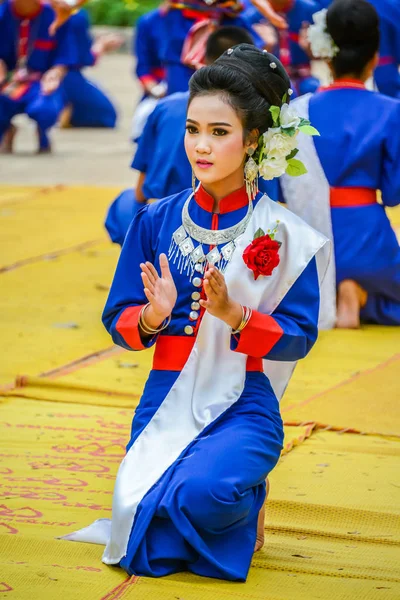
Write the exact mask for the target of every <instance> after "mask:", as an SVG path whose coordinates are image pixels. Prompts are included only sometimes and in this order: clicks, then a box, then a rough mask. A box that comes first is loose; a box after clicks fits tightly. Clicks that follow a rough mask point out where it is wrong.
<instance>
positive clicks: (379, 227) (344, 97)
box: [287, 0, 400, 328]
mask: <svg viewBox="0 0 400 600" xmlns="http://www.w3.org/2000/svg"><path fill="white" fill-rule="evenodd" d="M326 27H327V32H328V33H327V34H326V33H324V31H323V30H324V28H325V24H324V23H321V25H320V27H319V26H318V28H317V30H314V31H316V35H315V36H312V37H311V38H310V39H311V49H312V50H313V53H314V54H315V55H318V56H320V57H323V56H324V51H326V50H327V49H328V53H330V54H331V58H330V59H329V61H328V64H329V65H330V67H331V70H332V74H333V78H334V82H333V84H332V85H330V86H328V87H326V88H322V89H321V90H320V91H319V92H317V93H316V94H315V95H314V96H311V97H310V98H309V104H308V115H309V118H310V119H312V122H313V124H315V126H316V127H317V129H318V131H319V132H320V134H321V135H320V137H318V138H314V140H313V143H314V145H315V150H316V153H317V156H318V160H319V161H320V164H321V166H322V169H323V173H324V176H325V178H326V185H327V186H328V188H330V191H328V195H329V199H328V200H327V201H328V202H330V207H331V210H330V212H329V213H328V214H330V218H331V223H332V233H333V240H334V246H335V262H336V284H337V286H338V315H337V316H338V319H337V326H338V327H344V328H356V327H359V326H360V319H361V321H363V322H367V323H377V324H382V325H400V248H399V243H398V241H397V239H396V235H395V233H394V231H393V229H392V227H391V225H390V222H389V219H388V217H387V215H386V212H385V206H397V205H398V204H400V169H399V164H400V137H399V136H398V135H397V132H398V127H399V123H400V103H399V102H398V101H396V100H394V99H392V98H388V97H387V96H384V95H381V94H379V93H377V92H372V91H369V90H367V89H366V88H365V82H366V80H367V79H368V78H369V77H370V76H371V74H372V72H373V69H374V67H375V65H376V64H377V61H378V48H379V21H378V15H377V13H376V11H375V9H374V8H373V6H372V5H371V4H370V3H368V2H366V1H365V0H335V2H334V3H333V4H332V5H331V7H330V8H329V9H328V12H327V18H326ZM327 38H329V39H327ZM325 56H326V52H325ZM301 102H302V100H301V99H299V100H296V101H295V103H294V104H295V105H297V106H298V110H299V112H301V110H300V104H301ZM302 114H303V113H302ZM308 115H307V116H308ZM300 149H301V148H300ZM314 164H315V163H314ZM312 173H314V171H312V172H311V169H310V173H309V174H308V177H310V183H311V185H312V186H313V195H314V196H315V198H316V201H315V204H314V210H313V211H310V214H309V219H307V220H308V222H309V223H310V224H311V225H313V226H314V227H317V222H316V219H319V215H320V213H321V208H322V204H323V198H324V195H323V194H321V193H320V192H319V189H318V187H317V182H318V181H319V180H320V176H319V174H318V172H316V173H315V175H312ZM313 176H314V180H313V179H312V177H313ZM307 181H308V180H307V178H305V179H304V180H303V181H302V180H301V179H299V180H297V181H296V182H295V183H296V188H297V190H296V192H293V190H291V191H290V192H289V198H288V199H287V200H288V203H289V206H290V208H291V209H292V210H294V211H295V212H298V208H297V201H296V198H297V199H298V198H299V197H300V195H301V194H302V193H303V191H304V190H305V187H304V186H305V185H307ZM293 184H294V182H293V181H291V182H290V185H291V188H292V187H293ZM307 190H308V192H307V193H308V194H309V192H310V188H307ZM378 190H380V191H381V200H382V203H380V202H378V196H377V191H378ZM318 199H319V201H318ZM310 202H311V198H309V203H310ZM318 202H319V206H318ZM298 214H300V215H301V216H303V218H305V215H304V213H302V212H300V213H298Z"/></svg>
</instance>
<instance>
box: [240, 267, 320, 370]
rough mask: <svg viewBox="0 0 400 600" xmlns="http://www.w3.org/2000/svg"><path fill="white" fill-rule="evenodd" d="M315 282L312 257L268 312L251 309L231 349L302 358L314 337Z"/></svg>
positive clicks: (259, 355)
mask: <svg viewBox="0 0 400 600" xmlns="http://www.w3.org/2000/svg"><path fill="white" fill-rule="evenodd" d="M318 314H319V284H318V273H317V265H316V261H315V258H313V259H312V260H311V262H310V263H309V264H308V266H307V267H306V268H305V269H304V271H303V273H302V274H301V275H300V277H299V278H298V279H297V281H296V282H295V283H294V285H293V286H292V288H291V289H290V290H289V292H288V293H287V294H286V296H285V297H284V299H283V300H282V302H281V303H280V304H279V305H278V307H277V308H276V309H275V311H274V312H273V313H272V315H264V314H262V313H260V312H257V311H254V312H253V315H252V317H251V319H250V321H249V323H248V325H247V326H246V327H245V329H244V330H243V331H242V332H241V333H240V334H233V335H232V336H231V350H233V351H235V352H240V353H242V354H247V355H248V356H252V357H256V358H267V359H269V360H277V361H295V360H299V359H301V358H304V357H305V356H306V355H307V354H308V352H309V351H310V350H311V348H312V347H313V345H314V343H315V341H316V339H317V337H318Z"/></svg>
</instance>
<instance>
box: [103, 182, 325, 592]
mask: <svg viewBox="0 0 400 600" xmlns="http://www.w3.org/2000/svg"><path fill="white" fill-rule="evenodd" d="M189 194H190V190H185V191H184V192H181V193H179V194H176V195H174V196H171V197H170V198H166V199H164V200H161V201H159V202H157V203H155V204H151V205H147V206H145V207H143V208H142V209H141V210H140V211H139V212H138V213H137V215H136V217H135V219H134V221H133V223H132V225H131V227H130V230H129V232H128V235H127V237H126V240H125V243H124V246H123V249H122V253H121V256H120V259H119V263H118V266H117V270H116V273H115V276H114V281H113V283H112V287H111V291H110V294H109V297H108V300H107V304H106V307H105V309H104V314H103V322H104V324H105V326H106V328H107V330H108V331H109V332H110V334H111V336H112V338H113V340H114V342H115V343H116V344H118V345H120V346H122V347H124V348H127V349H128V350H142V349H144V348H145V347H149V346H153V345H154V344H155V355H154V363H153V369H152V371H151V373H150V376H149V379H148V381H147V383H146V386H145V389H144V392H143V395H142V398H141V400H140V403H139V406H138V408H137V409H136V411H135V415H134V418H133V422H132V432H131V439H130V441H129V443H128V449H129V448H130V447H131V445H132V444H133V443H134V441H135V440H136V438H137V437H138V436H139V435H140V433H141V432H142V431H143V429H144V428H145V427H146V425H147V424H148V423H149V421H150V420H151V418H152V417H153V415H154V414H155V412H156V411H157V409H158V407H159V406H160V404H161V403H162V402H163V400H164V398H165V397H166V395H167V394H168V392H169V390H170V389H171V387H172V386H173V385H174V382H175V381H176V379H177V378H178V376H179V372H180V371H181V370H182V368H183V366H184V364H185V362H186V360H187V358H188V356H189V353H190V351H191V348H192V347H193V345H194V343H195V340H196V336H197V331H198V327H199V324H200V322H201V319H202V316H203V310H202V309H201V310H200V308H199V306H198V305H197V304H193V303H196V302H197V301H198V298H199V297H200V296H202V297H204V293H203V290H202V277H203V276H202V274H199V279H198V281H196V280H195V279H193V281H192V282H191V280H190V279H189V278H188V277H187V276H186V274H185V273H184V272H183V273H181V272H180V271H179V270H178V266H177V264H174V263H172V262H171V271H172V275H173V278H174V281H175V284H176V286H177V291H178V299H177V302H176V305H175V308H174V309H173V312H172V320H171V323H170V324H169V326H168V328H167V329H165V330H164V331H162V333H161V334H159V335H158V336H156V337H155V338H152V339H150V341H148V342H146V341H145V342H143V340H142V339H141V337H140V334H139V329H138V317H139V312H140V310H141V307H142V306H143V305H144V304H145V303H146V297H145V295H144V293H143V284H142V281H141V277H140V266H139V263H140V262H143V261H147V260H148V261H151V262H153V263H154V265H156V266H157V265H158V264H159V255H160V253H162V252H164V253H168V249H169V247H170V243H171V237H172V234H173V232H174V231H175V230H176V229H177V228H178V227H179V226H180V225H181V224H182V217H181V214H182V207H183V204H184V202H185V201H186V199H187V198H188V196H189ZM260 197H261V195H260V194H259V195H258V196H257V198H256V200H255V204H257V202H258V201H259V199H260ZM212 207H213V199H212V198H211V197H210V196H209V195H208V194H207V193H206V192H205V191H204V189H203V188H202V187H200V188H199V190H198V192H197V193H196V198H195V199H193V198H192V200H191V202H190V204H189V214H190V216H191V217H192V219H193V220H194V221H195V222H196V224H198V225H200V226H202V227H206V228H208V229H213V230H217V229H223V228H226V227H230V226H232V225H234V224H236V223H238V222H239V221H240V220H241V219H242V218H243V217H244V216H245V214H246V212H247V207H248V199H247V195H246V192H245V189H244V188H242V189H240V190H238V191H236V192H234V193H232V194H230V195H229V196H227V197H226V198H223V199H222V201H221V204H220V213H219V214H215V213H213V212H212ZM203 249H204V251H205V252H208V251H209V249H210V247H207V246H203ZM193 312H194V314H193ZM318 312H319V287H318V276H317V269H316V262H315V259H312V261H311V262H310V263H309V265H308V266H307V267H306V268H305V270H304V271H303V273H302V274H301V275H300V276H299V277H298V279H297V281H296V282H295V283H294V284H293V287H292V288H291V289H290V291H289V292H288V293H287V295H286V296H285V297H284V298H283V299H282V301H281V302H280V304H279V305H278V307H277V308H276V310H275V311H274V312H273V313H272V315H271V316H268V315H264V314H261V313H259V312H257V311H254V312H253V315H252V317H251V319H250V322H249V324H248V325H247V327H246V328H245V329H244V330H243V331H242V332H241V333H240V334H239V335H232V336H231V350H232V352H240V353H243V354H245V355H247V356H248V358H247V368H246V371H247V376H246V381H245V387H244V391H243V393H242V395H241V397H240V398H239V400H238V401H237V402H236V403H235V404H234V405H233V406H231V407H230V408H229V409H228V410H226V411H225V413H223V414H222V416H221V417H219V418H218V419H217V420H215V421H214V422H213V423H212V424H211V425H210V426H209V427H208V428H206V429H205V430H204V431H203V433H202V434H200V435H199V436H198V437H197V438H195V439H194V440H193V442H192V443H191V444H190V445H189V446H188V447H187V448H186V450H185V452H184V454H183V455H181V456H180V458H179V459H178V460H177V461H176V462H175V463H173V464H172V465H171V466H170V467H169V468H168V469H167V471H166V472H165V473H164V474H163V476H162V477H161V479H160V480H159V481H158V482H157V484H156V485H154V486H153V487H152V488H151V489H150V490H149V491H148V493H147V494H146V495H145V496H144V498H143V499H142V501H141V502H140V504H139V507H138V510H137V512H136V516H135V520H134V523H133V527H132V530H131V534H130V539H129V544H128V550H127V554H126V556H125V557H124V558H123V559H122V561H121V563H120V564H121V567H123V568H124V569H125V570H126V571H127V572H128V573H129V574H136V575H144V576H149V577H161V576H164V575H168V574H171V573H175V572H178V571H191V572H192V573H196V574H198V575H204V576H208V577H216V578H221V579H228V580H232V581H244V580H245V579H246V577H247V573H248V570H249V567H250V562H251V559H252V556H253V551H254V545H255V540H256V532H257V519H258V513H259V511H260V509H261V507H262V505H263V502H264V499H265V480H266V477H267V476H268V473H269V472H270V471H271V470H272V469H273V468H274V466H275V465H276V463H277V461H278V458H279V455H280V452H281V449H282V441H283V426H282V420H281V417H280V413H279V405H278V401H277V399H276V396H275V394H274V392H273V390H272V387H271V385H270V382H269V380H268V379H267V377H266V376H265V375H264V373H263V370H262V364H261V363H262V361H261V357H265V358H267V359H271V360H276V361H292V360H297V359H300V358H302V357H304V356H305V355H306V354H307V353H308V352H309V350H310V349H311V347H312V346H313V344H314V342H315V340H316V338H317V331H318V328H317V322H318ZM190 313H191V314H190ZM215 368H216V369H217V368H218V365H215Z"/></svg>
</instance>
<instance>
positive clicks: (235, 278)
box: [64, 196, 329, 565]
mask: <svg viewBox="0 0 400 600" xmlns="http://www.w3.org/2000/svg"><path fill="white" fill-rule="evenodd" d="M277 221H278V222H279V226H278V234H277V238H278V239H279V241H281V242H282V246H281V248H280V258H281V260H280V264H279V266H278V267H277V268H276V269H275V270H274V272H273V273H272V275H271V276H270V277H259V278H258V280H257V281H255V280H254V278H253V274H252V272H251V271H250V269H248V267H247V266H246V265H245V263H244V261H243V257H242V254H243V251H244V249H245V248H246V247H247V246H248V244H250V242H251V241H252V240H253V238H254V234H255V232H256V231H257V229H258V228H259V227H262V228H263V229H264V230H267V229H268V228H273V227H274V226H275V225H276V222H277ZM327 245H328V246H329V242H328V240H327V239H326V238H325V237H324V236H323V235H321V234H320V233H318V232H316V231H315V230H313V229H311V227H309V226H308V225H307V224H306V223H304V222H303V221H302V220H300V219H299V218H298V217H297V216H296V215H294V214H293V213H291V212H290V211H288V210H287V209H286V208H283V207H282V206H279V205H278V204H276V203H275V202H273V201H272V200H270V199H269V198H268V197H267V196H263V198H262V199H261V200H260V201H259V202H258V204H257V206H256V208H255V210H254V212H253V215H252V218H251V220H250V222H249V224H248V226H247V229H246V231H245V232H244V234H242V235H241V236H240V237H239V238H238V239H237V240H236V246H237V247H236V251H235V253H234V255H233V258H232V260H231V262H230V264H229V266H228V267H227V269H226V272H225V279H226V283H227V286H228V290H229V294H230V296H231V297H232V298H234V299H235V300H237V301H238V302H241V303H242V304H244V305H246V306H249V307H251V308H253V309H257V310H259V311H261V312H262V313H264V314H270V313H272V312H273V311H274V310H275V308H276V307H277V306H278V304H279V303H280V302H281V300H282V299H283V298H284V296H285V295H286V294H287V292H288V291H289V290H290V288H291V287H292V286H293V284H294V283H295V281H296V280H297V279H298V277H299V276H300V275H301V273H302V272H303V270H304V269H305V268H306V266H307V265H308V263H309V262H310V260H311V259H312V258H313V257H314V256H317V265H318V268H319V273H320V277H321V279H322V278H323V276H324V274H325V271H326V267H327V264H328V258H327V257H328V256H329V252H326V251H325V249H326V246H327ZM230 336H231V332H230V328H229V327H228V326H227V325H226V324H225V323H224V322H223V321H221V320H219V319H217V318H215V317H213V316H211V315H210V314H209V313H206V314H205V315H204V317H203V319H202V322H201V325H200V327H199V332H198V336H197V339H196V343H195V345H194V347H193V350H192V352H191V354H190V356H189V358H188V360H187V362H186V364H185V366H184V368H183V370H182V371H181V373H180V375H179V377H178V379H177V380H176V382H175V384H174V385H173V387H172V388H171V390H170V391H169V393H168V394H167V396H166V398H165V399H164V401H163V402H162V404H161V406H160V407H159V409H158V410H157V412H156V413H155V415H154V416H153V418H152V419H151V421H150V422H149V423H148V424H147V426H146V427H145V429H144V430H143V432H142V433H141V434H140V435H139V437H138V438H137V439H136V441H135V442H134V444H133V445H132V447H131V448H130V450H129V451H128V453H127V454H126V456H125V458H124V459H123V461H122V463H121V465H120V468H119V471H118V475H117V479H116V483H115V490H114V498H113V507H112V521H111V527H110V522H109V521H108V520H105V519H101V520H99V521H96V522H95V523H93V525H91V526H89V527H87V528H85V529H83V530H81V531H78V532H76V533H73V534H70V535H68V536H65V538H64V539H69V540H74V541H85V542H92V543H104V544H106V549H105V551H104V555H103V562H104V563H106V564H110V565H111V564H118V563H119V561H120V560H121V559H122V558H123V557H124V556H125V555H126V551H127V545H128V541H129V537H130V533H131V529H132V525H133V522H134V518H135V514H136V510H137V507H138V505H139V503H140V502H141V500H142V499H143V497H144V496H145V495H146V493H147V492H148V491H149V490H150V489H151V487H152V486H153V485H154V484H155V483H157V481H158V480H159V479H160V477H161V476H162V475H163V473H164V472H165V471H166V470H167V469H168V468H169V467H170V466H171V465H172V464H173V463H174V462H175V461H176V460H177V459H178V458H179V456H180V455H181V454H182V453H183V452H184V450H185V449H186V448H187V447H188V445H189V444H190V443H191V442H192V441H193V440H194V439H195V438H196V437H197V436H199V435H200V434H201V433H202V431H203V430H204V429H205V428H206V427H207V426H208V425H210V424H211V423H212V422H213V421H215V419H217V418H218V417H220V416H221V415H222V413H224V412H225V411H226V410H227V409H228V408H229V407H230V406H232V405H233V404H234V403H235V402H236V401H237V400H238V399H239V398H240V396H241V394H242V392H243V389H244V384H245V377H246V360H247V356H246V355H244V354H240V353H236V352H232V351H231V349H230ZM264 364H265V372H266V374H267V376H268V377H270V380H271V384H272V386H273V387H274V390H275V392H276V394H277V396H278V398H280V397H281V395H282V393H283V391H284V389H285V387H286V385H287V382H288V380H289V378H290V375H291V373H292V371H293V368H294V365H293V363H274V362H272V361H267V360H266V361H264ZM215 365H218V368H215Z"/></svg>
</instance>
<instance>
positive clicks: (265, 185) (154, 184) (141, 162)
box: [105, 92, 278, 246]
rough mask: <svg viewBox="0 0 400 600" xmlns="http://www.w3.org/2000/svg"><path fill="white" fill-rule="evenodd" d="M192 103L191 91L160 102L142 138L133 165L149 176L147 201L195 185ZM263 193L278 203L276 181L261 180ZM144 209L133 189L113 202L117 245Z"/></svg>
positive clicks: (109, 221) (110, 216) (110, 220)
mask: <svg viewBox="0 0 400 600" xmlns="http://www.w3.org/2000/svg"><path fill="white" fill-rule="evenodd" d="M188 100H189V92H177V93H176V94H172V95H171V96H167V98H163V99H162V100H160V102H159V103H158V105H157V106H156V108H155V109H154V111H153V112H152V114H151V115H150V117H149V118H148V120H147V123H146V126H145V128H144V130H143V134H142V135H141V137H140V139H139V144H138V147H137V150H136V153H135V156H134V159H133V162H132V165H131V166H132V169H135V170H136V171H139V172H140V173H145V174H146V179H145V182H144V185H143V194H144V196H145V198H147V199H159V198H166V197H167V196H171V195H172V194H177V193H178V192H181V191H182V190H185V189H187V188H188V187H190V186H191V184H192V169H191V166H190V163H189V161H188V159H187V156H186V152H185V144H184V137H185V127H186V113H187V105H188ZM260 190H261V191H262V192H263V193H265V194H268V196H269V197H270V198H272V199H273V200H277V198H278V183H277V180H276V179H274V180H272V181H264V179H260ZM142 206H143V203H141V202H138V201H137V200H136V195H135V190H134V189H133V188H128V189H126V190H123V191H122V192H121V193H120V194H119V195H118V196H117V198H116V199H115V200H114V201H113V202H112V204H111V206H110V208H109V209H108V212H107V217H106V221H105V227H106V229H107V232H108V234H109V236H110V238H111V240H112V241H113V242H115V243H117V244H120V245H121V246H122V244H123V243H124V239H125V236H126V233H127V231H128V228H129V225H130V224H131V222H132V220H133V218H134V216H135V215H136V213H137V211H138V210H139V208H140V207H142Z"/></svg>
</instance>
